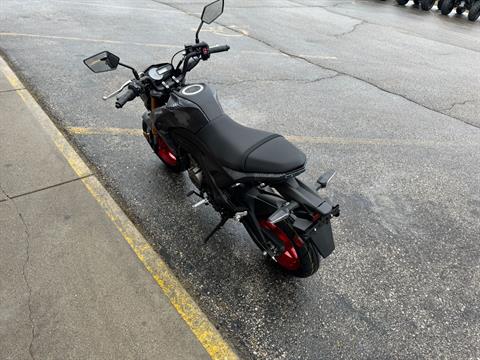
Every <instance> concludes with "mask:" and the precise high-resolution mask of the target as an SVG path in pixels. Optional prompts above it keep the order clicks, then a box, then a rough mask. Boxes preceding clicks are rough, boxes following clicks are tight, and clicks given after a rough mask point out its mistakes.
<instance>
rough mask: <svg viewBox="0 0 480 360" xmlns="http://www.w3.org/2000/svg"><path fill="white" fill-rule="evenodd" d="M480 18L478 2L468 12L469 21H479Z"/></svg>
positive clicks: (479, 3) (479, 2)
mask: <svg viewBox="0 0 480 360" xmlns="http://www.w3.org/2000/svg"><path fill="white" fill-rule="evenodd" d="M479 16H480V1H476V2H475V4H473V5H472V7H471V8H470V10H469V11H468V20H470V21H477V19H478V17H479Z"/></svg>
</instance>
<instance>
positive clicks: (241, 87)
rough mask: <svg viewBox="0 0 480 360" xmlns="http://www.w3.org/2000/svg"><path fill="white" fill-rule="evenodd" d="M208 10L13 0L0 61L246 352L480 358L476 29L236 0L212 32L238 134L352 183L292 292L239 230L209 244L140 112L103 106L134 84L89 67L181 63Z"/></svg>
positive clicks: (407, 11) (309, 178)
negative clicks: (287, 148)
mask: <svg viewBox="0 0 480 360" xmlns="http://www.w3.org/2000/svg"><path fill="white" fill-rule="evenodd" d="M203 4H204V2H203V1H200V0H195V1H191V0H188V1H181V0H173V1H163V2H161V1H151V0H140V1H131V0H121V1H113V0H108V1H99V0H83V1H76V2H74V1H62V0H42V1H30V2H29V4H28V6H27V5H26V4H25V2H23V1H19V0H4V1H3V2H2V3H1V4H0V48H1V50H2V52H3V53H4V54H5V55H6V57H7V58H8V60H9V62H10V63H11V65H12V66H13V67H14V68H15V69H16V70H17V72H18V74H19V76H20V77H21V78H22V80H24V83H25V84H26V86H27V87H28V89H29V90H31V91H32V92H33V94H34V95H35V96H36V98H37V99H38V101H39V102H40V103H41V104H42V106H43V107H44V108H45V110H46V111H47V112H49V114H50V115H51V116H52V117H53V118H54V119H55V121H56V123H57V125H58V126H59V128H60V129H61V130H62V131H64V133H65V134H66V135H67V136H68V137H69V138H70V139H71V140H72V141H73V143H74V144H75V145H76V146H77V148H78V149H79V150H80V151H81V152H82V153H83V154H84V156H85V158H86V159H87V160H88V161H89V163H90V164H91V165H92V168H93V169H95V170H94V171H95V173H96V174H97V176H98V177H100V178H101V179H102V181H103V183H104V184H105V185H106V186H107V188H108V189H109V190H110V191H111V192H112V194H113V195H114V196H115V198H116V199H117V200H118V201H119V202H120V204H121V205H122V207H123V209H124V210H125V211H126V212H127V213H128V214H129V216H130V218H131V219H132V220H133V221H134V222H135V223H136V224H137V226H138V227H139V228H140V229H141V230H142V232H143V234H144V235H145V237H146V238H147V239H148V240H149V241H150V243H151V244H152V245H153V246H154V248H155V249H156V251H157V252H158V253H159V254H160V255H161V256H162V257H163V258H164V259H165V261H166V262H167V263H168V265H169V266H170V267H171V268H172V270H173V271H174V272H175V274H176V275H177V276H178V277H179V279H180V281H181V282H182V284H183V285H184V286H185V287H186V289H187V290H188V291H189V292H190V294H191V295H192V296H193V297H194V298H195V300H196V301H197V303H198V304H199V305H200V307H201V308H202V310H203V311H204V312H205V313H206V314H207V315H208V316H209V318H210V320H211V321H212V322H213V323H214V324H215V325H216V326H217V327H218V328H219V330H220V332H221V333H222V334H223V335H224V337H225V338H226V339H227V340H229V341H230V342H231V343H232V344H233V345H234V346H235V348H236V350H237V351H238V352H239V353H240V354H241V355H243V356H244V357H245V358H252V359H257V358H258V359H282V358H285V359H319V358H323V359H339V358H345V359H351V358H369V359H371V358H379V359H385V358H392V359H393V358H401V359H406V358H407V359H409V358H411V359H418V358H431V359H437V358H452V359H470V358H472V359H473V358H478V357H479V356H480V310H479V309H480V307H479V303H478V298H479V296H480V290H479V289H480V245H479V242H478V239H479V235H478V234H479V233H480V221H479V218H480V211H479V207H480V186H479V182H480V181H479V180H480V161H479V154H480V129H479V127H480V118H479V117H478V112H477V108H476V107H477V106H478V105H479V103H480V96H479V95H478V94H479V93H480V92H479V90H480V75H479V73H478V71H476V69H477V67H478V64H479V63H480V61H479V60H480V55H479V51H480V40H479V39H480V37H479V35H480V24H478V23H471V22H469V21H467V19H466V17H465V16H456V15H452V16H449V17H445V16H441V15H440V14H439V12H438V11H437V10H432V11H430V12H423V11H421V10H419V9H417V8H414V7H412V6H407V7H400V6H397V5H396V4H395V3H394V2H391V1H387V2H380V1H353V2H352V1H336V0H324V1H321V0H292V1H287V0H268V1H262V2H258V1H253V0H238V1H228V2H227V3H226V6H225V13H224V14H223V15H222V17H221V18H220V19H219V20H218V22H216V23H213V24H211V25H210V26H206V27H205V31H204V32H202V33H201V38H202V40H205V41H207V42H209V43H210V44H224V43H226V44H229V45H230V46H231V50H230V51H229V52H228V53H222V54H218V55H214V56H212V58H211V60H210V61H209V62H206V63H202V64H201V65H200V66H198V68H197V69H198V71H197V69H196V71H195V73H194V74H192V78H191V79H192V81H194V80H198V79H202V80H203V81H206V82H209V83H211V84H212V85H214V87H215V88H216V89H217V91H218V93H219V96H220V100H221V102H222V104H223V106H224V108H225V110H226V111H227V112H228V113H229V114H230V115H231V116H232V117H233V118H234V119H236V120H237V121H239V122H241V123H243V124H246V125H249V126H254V127H257V128H260V129H265V130H269V131H276V132H279V133H281V134H284V135H287V136H290V139H291V140H292V141H294V142H295V144H296V145H297V146H299V147H300V148H301V149H302V150H303V151H305V153H306V154H307V157H308V166H307V171H306V173H305V174H303V175H302V179H304V180H305V181H306V182H309V183H313V182H314V181H315V179H316V178H317V177H318V175H319V174H320V173H321V172H322V171H324V170H325V169H330V168H334V169H336V170H337V172H338V175H337V176H336V177H335V179H334V180H333V181H332V183H331V186H329V189H328V190H327V194H328V195H329V196H330V197H331V198H332V199H335V200H336V201H337V202H339V203H340V206H341V209H342V214H341V217H340V218H339V219H338V220H337V219H336V220H335V222H334V224H333V227H334V236H335V239H336V245H337V247H336V250H335V253H334V254H333V255H332V256H330V257H329V258H328V259H326V260H325V261H323V262H322V263H321V266H320V270H319V272H318V273H317V274H316V275H315V276H313V277H311V278H308V279H292V278H287V277H285V276H283V275H282V274H280V273H279V272H277V271H276V270H275V269H273V268H272V267H270V266H268V264H266V263H265V261H264V260H263V257H262V255H261V253H260V252H259V251H258V250H257V249H256V248H255V246H254V244H253V243H252V241H251V240H250V239H249V237H248V235H247V234H246V232H245V231H244V230H243V229H242V228H241V226H239V225H238V224H235V223H233V222H232V223H228V225H227V226H226V227H225V228H224V229H223V230H222V231H221V232H219V233H218V234H217V235H216V236H215V237H214V238H213V239H212V240H211V241H210V242H209V243H208V244H207V245H204V244H203V243H202V238H203V237H204V236H205V234H207V233H208V232H209V231H210V230H211V229H212V228H213V227H214V226H215V225H216V223H217V222H218V220H219V219H218V216H217V215H216V214H215V213H214V212H213V211H212V209H210V208H208V207H205V208H199V209H196V210H193V209H192V208H191V205H192V204H193V202H194V200H193V199H186V198H185V194H186V193H187V192H188V191H189V190H190V189H191V185H190V183H189V180H188V179H187V176H186V175H173V174H170V173H168V172H167V171H166V169H165V168H164V167H163V166H162V165H161V163H160V161H159V160H158V159H157V158H156V157H155V155H154V154H152V153H151V151H150V150H149V148H148V145H147V143H146V142H145V140H144V139H142V137H141V136H140V133H139V131H138V129H140V126H141V124H140V121H141V120H140V116H141V114H142V112H143V109H142V106H141V104H140V103H139V102H137V103H129V104H128V105H127V106H125V108H124V109H122V110H121V111H118V110H116V109H115V108H114V105H113V103H112V102H103V101H102V100H101V96H102V95H103V94H105V93H109V92H111V91H113V90H114V89H116V88H117V87H118V86H120V84H122V83H123V82H124V81H125V80H127V79H128V78H129V77H130V76H131V74H130V73H129V72H128V71H127V70H118V71H116V72H112V73H105V74H101V75H95V74H92V73H90V72H89V71H88V70H87V69H86V68H85V67H84V65H83V64H82V60H83V59H84V58H85V57H87V56H89V55H92V54H95V53H97V52H99V51H102V50H105V49H108V50H110V51H112V52H114V53H115V54H117V55H119V56H120V58H121V60H122V61H123V62H125V63H128V64H131V65H134V66H136V67H137V68H138V69H143V68H145V67H146V66H148V65H150V64H152V63H159V62H166V61H169V59H170V57H171V55H172V54H173V52H174V51H177V50H179V49H181V47H182V46H183V44H185V43H188V42H191V41H193V37H194V32H195V29H196V27H197V25H198V17H199V15H200V12H201V8H202V6H203ZM434 8H436V7H434Z"/></svg>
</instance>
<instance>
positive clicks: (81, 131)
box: [65, 127, 143, 136]
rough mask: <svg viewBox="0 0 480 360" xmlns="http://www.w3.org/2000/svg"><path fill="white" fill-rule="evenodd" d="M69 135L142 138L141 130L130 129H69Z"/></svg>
mask: <svg viewBox="0 0 480 360" xmlns="http://www.w3.org/2000/svg"><path fill="white" fill-rule="evenodd" d="M65 130H67V132H68V133H70V134H73V135H123V136H141V135H143V131H142V130H141V129H128V128H112V127H107V128H92V127H67V128H65Z"/></svg>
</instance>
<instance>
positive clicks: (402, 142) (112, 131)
mask: <svg viewBox="0 0 480 360" xmlns="http://www.w3.org/2000/svg"><path fill="white" fill-rule="evenodd" d="M65 130H66V131H67V132H68V133H70V134H73V135H113V136H142V135H143V131H142V130H141V129H128V128H112V127H108V128H93V127H67V128H66V129H65ZM285 138H286V139H288V140H289V141H291V142H294V143H300V144H301V143H304V144H336V145H384V146H426V147H430V146H447V145H448V146H480V143H464V142H456V141H434V140H416V139H367V138H344V137H316V136H298V135H286V136H285Z"/></svg>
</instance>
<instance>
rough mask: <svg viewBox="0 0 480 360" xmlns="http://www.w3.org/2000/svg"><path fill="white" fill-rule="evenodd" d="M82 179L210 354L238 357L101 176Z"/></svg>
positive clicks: (61, 146)
mask: <svg viewBox="0 0 480 360" xmlns="http://www.w3.org/2000/svg"><path fill="white" fill-rule="evenodd" d="M0 72H2V73H3V74H4V75H5V77H6V78H7V79H8V80H9V81H10V83H11V84H12V86H17V85H18V84H20V85H21V87H23V85H22V84H21V82H20V80H19V79H18V78H17V77H16V76H15V74H14V73H13V71H12V70H11V69H10V67H9V66H8V65H7V63H6V62H5V61H4V60H3V59H2V58H0ZM17 93H18V94H19V96H21V98H22V99H23V101H24V102H25V104H26V106H27V107H28V109H30V111H31V112H32V114H33V115H34V117H35V118H36V119H37V120H38V122H39V123H40V124H41V126H42V127H43V129H44V130H45V132H46V133H47V134H48V135H49V136H50V137H51V138H52V140H53V141H54V143H55V145H56V146H57V148H58V150H59V151H60V152H61V153H62V154H63V156H64V157H65V159H66V160H67V161H68V163H69V164H70V166H71V168H72V169H73V170H74V171H75V173H76V174H77V175H78V176H79V177H83V176H86V175H89V174H91V171H90V170H89V168H88V166H87V165H86V164H85V163H84V162H83V160H82V159H81V158H80V156H79V155H78V154H77V153H76V151H75V150H74V149H73V148H72V146H71V145H70V144H69V143H68V141H67V140H66V139H65V137H64V136H63V135H62V134H61V133H60V131H59V130H58V129H57V128H56V127H55V125H54V124H53V123H52V121H51V120H50V118H49V117H48V115H47V114H45V112H44V111H43V110H42V109H41V108H40V106H39V105H38V104H37V102H36V101H35V99H34V98H33V97H32V95H31V94H30V93H29V92H28V91H27V90H18V91H17ZM82 182H83V183H84V185H85V187H86V188H87V189H88V191H89V192H90V194H92V196H93V197H94V198H95V200H96V201H97V202H98V204H99V205H100V206H101V207H102V208H103V210H104V211H105V213H106V215H107V216H108V217H109V218H110V220H111V221H112V222H113V223H114V224H115V226H116V228H117V229H118V231H119V232H120V233H121V234H122V236H123V238H124V239H125V240H126V241H127V243H128V244H129V245H130V247H131V248H132V250H133V251H134V252H135V254H136V255H137V257H138V259H139V260H140V261H141V262H142V263H143V265H144V266H145V268H146V269H147V270H148V272H149V273H150V274H151V275H152V277H153V278H154V279H155V281H156V282H157V284H158V285H159V287H160V288H161V289H162V291H163V293H164V294H165V295H166V296H167V298H168V299H169V300H170V303H171V304H172V305H173V307H174V308H175V309H176V310H177V312H178V313H179V314H180V316H181V317H182V319H183V320H184V321H185V322H186V323H187V324H188V326H189V327H190V329H191V331H192V332H193V334H194V335H195V336H196V337H197V339H198V340H199V342H200V343H201V344H202V346H203V347H204V348H205V350H206V351H207V353H208V354H209V355H210V357H211V358H212V359H215V360H217V359H218V360H220V359H222V360H230V359H232V360H236V359H238V356H237V355H236V354H235V352H234V351H233V350H232V348H231V347H230V346H229V345H228V344H227V343H226V342H225V340H223V339H222V337H221V335H220V333H219V332H218V331H217V329H216V328H215V326H214V325H213V324H212V323H211V322H210V321H209V320H208V318H207V317H206V316H205V314H204V313H203V312H202V311H201V309H200V308H199V307H198V305H197V304H196V303H195V301H194V300H193V299H192V298H191V297H190V295H189V294H188V293H187V291H186V290H185V289H184V288H183V287H182V285H181V284H180V282H179V281H178V279H177V278H176V277H175V275H174V274H173V273H172V271H171V270H170V269H169V268H168V265H167V264H166V263H165V262H164V261H163V260H162V258H160V256H159V255H158V254H157V253H156V252H155V250H153V248H152V247H151V246H150V244H149V243H148V242H147V241H146V240H145V238H144V237H143V236H142V234H140V232H139V231H138V230H137V228H136V227H135V225H134V224H133V223H132V222H131V221H130V220H129V219H128V217H127V216H126V215H125V213H124V212H123V211H122V209H121V208H120V207H119V206H118V204H117V203H116V202H115V200H113V198H112V197H111V196H110V194H109V193H108V192H107V190H105V188H104V187H103V186H102V184H101V183H100V182H99V181H98V179H97V178H96V177H95V176H89V177H86V178H84V179H82Z"/></svg>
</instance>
